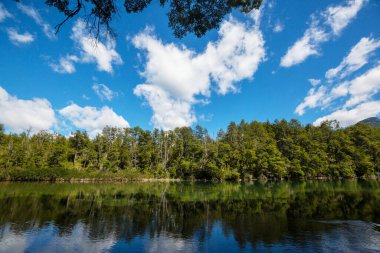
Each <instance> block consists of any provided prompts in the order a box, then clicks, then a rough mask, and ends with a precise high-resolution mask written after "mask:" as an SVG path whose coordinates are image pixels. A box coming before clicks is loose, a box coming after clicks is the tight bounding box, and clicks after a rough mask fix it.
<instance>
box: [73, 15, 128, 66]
mask: <svg viewBox="0 0 380 253" xmlns="http://www.w3.org/2000/svg"><path fill="white" fill-rule="evenodd" d="M71 39H72V40H73V41H74V42H75V43H76V44H77V45H78V48H79V50H80V57H79V58H80V62H83V63H96V64H97V68H98V70H99V71H106V72H108V73H112V72H113V67H112V64H117V65H120V64H122V63H123V61H122V59H121V57H120V55H119V54H118V53H117V51H116V50H115V48H116V42H115V40H114V39H112V38H109V37H107V38H106V39H105V43H103V42H101V41H98V40H96V39H94V38H93V37H92V36H91V35H90V34H89V33H88V30H87V29H86V23H85V22H84V21H82V20H78V21H77V22H76V24H75V25H74V27H73V29H72V35H71Z"/></svg>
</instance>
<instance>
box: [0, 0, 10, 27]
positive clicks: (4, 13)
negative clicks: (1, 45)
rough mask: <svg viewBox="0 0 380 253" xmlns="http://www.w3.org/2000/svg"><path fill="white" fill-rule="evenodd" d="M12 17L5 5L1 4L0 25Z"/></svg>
mask: <svg viewBox="0 0 380 253" xmlns="http://www.w3.org/2000/svg"><path fill="white" fill-rule="evenodd" d="M10 17H12V15H11V14H10V13H9V12H8V10H7V9H6V8H5V7H4V5H3V3H0V23H1V22H3V21H4V20H5V19H7V18H10Z"/></svg>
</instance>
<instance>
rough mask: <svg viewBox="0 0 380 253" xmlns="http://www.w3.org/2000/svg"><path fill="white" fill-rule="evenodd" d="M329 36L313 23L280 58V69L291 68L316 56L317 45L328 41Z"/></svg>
mask: <svg viewBox="0 0 380 253" xmlns="http://www.w3.org/2000/svg"><path fill="white" fill-rule="evenodd" d="M328 37H329V35H328V34H327V33H326V32H325V31H324V30H323V29H321V28H320V27H318V25H317V24H316V22H315V21H313V23H312V25H311V26H310V27H309V28H308V29H307V30H306V31H305V33H304V35H303V36H302V38H300V39H299V40H297V41H296V43H294V45H293V46H291V47H290V48H289V49H288V52H287V53H286V54H285V55H284V56H283V57H282V58H281V63H280V65H281V66H282V67H291V66H293V65H297V64H299V63H301V62H303V61H305V60H306V58H308V57H309V56H311V55H318V54H319V52H318V47H319V44H320V43H322V42H325V41H327V40H328Z"/></svg>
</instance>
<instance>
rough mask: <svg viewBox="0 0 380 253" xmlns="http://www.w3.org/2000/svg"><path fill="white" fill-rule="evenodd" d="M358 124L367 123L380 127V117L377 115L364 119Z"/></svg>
mask: <svg viewBox="0 0 380 253" xmlns="http://www.w3.org/2000/svg"><path fill="white" fill-rule="evenodd" d="M356 124H357V125H358V124H367V125H370V126H374V127H380V119H379V118H377V117H370V118H367V119H363V120H362V121H359V122H358V123H356Z"/></svg>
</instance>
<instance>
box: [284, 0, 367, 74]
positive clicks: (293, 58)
mask: <svg viewBox="0 0 380 253" xmlns="http://www.w3.org/2000/svg"><path fill="white" fill-rule="evenodd" d="M366 2H367V0H347V1H345V3H344V4H341V5H336V6H329V7H328V8H327V9H326V10H325V11H323V12H321V13H317V14H313V15H312V17H311V24H310V26H309V27H308V28H307V29H306V31H305V33H304V34H303V36H302V37H301V38H300V39H298V40H297V41H296V42H295V43H294V44H293V45H292V46H291V47H289V48H288V50H287V52H286V54H285V55H284V56H283V57H282V58H281V63H280V65H281V66H282V67H291V66H294V65H297V64H300V63H302V62H303V61H305V60H306V59H307V58H308V57H309V56H312V55H319V54H320V52H319V51H320V49H319V47H320V45H321V44H322V43H324V42H326V41H328V40H330V39H332V38H335V37H337V36H339V35H340V34H341V32H342V31H343V29H344V28H345V27H346V26H347V25H348V24H349V23H350V22H351V21H352V20H353V19H354V18H355V17H356V15H357V13H358V12H359V11H360V9H361V8H362V7H363V6H364V4H365V3H366Z"/></svg>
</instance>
